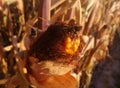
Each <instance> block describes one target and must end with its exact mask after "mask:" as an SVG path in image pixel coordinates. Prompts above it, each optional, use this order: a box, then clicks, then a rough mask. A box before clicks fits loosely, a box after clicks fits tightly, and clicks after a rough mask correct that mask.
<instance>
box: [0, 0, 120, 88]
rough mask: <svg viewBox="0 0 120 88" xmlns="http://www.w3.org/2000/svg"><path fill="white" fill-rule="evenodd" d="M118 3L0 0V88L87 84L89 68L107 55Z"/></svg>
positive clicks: (119, 16) (118, 20) (119, 20)
mask: <svg viewBox="0 0 120 88" xmlns="http://www.w3.org/2000/svg"><path fill="white" fill-rule="evenodd" d="M119 4H120V1H119V0H111V1H109V0H106V1H105V0H40V1H39V0H36V1H35V0H25V1H24V0H11V1H9V0H6V1H5V0H1V1H0V19H1V21H0V37H1V38H0V39H1V40H0V74H1V75H0V77H1V78H2V79H0V85H1V87H3V88H4V87H5V88H16V87H20V88H29V87H32V88H88V87H89V84H90V81H91V77H92V70H93V68H94V67H95V66H96V65H97V63H98V62H99V61H101V60H103V59H105V57H106V56H107V55H109V51H108V45H110V44H112V40H113V38H114V34H115V31H116V29H117V28H118V27H119V24H120V6H119ZM52 30H53V31H52ZM56 30H57V31H56ZM52 32H54V33H52ZM57 33H58V34H57ZM53 34H54V35H53ZM58 35H59V36H60V38H58V39H57V37H56V36H58ZM61 36H62V37H61ZM61 41H62V42H61ZM60 44H61V45H60ZM71 48H72V49H71ZM73 51H74V52H73Z"/></svg>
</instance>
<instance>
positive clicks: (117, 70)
mask: <svg viewBox="0 0 120 88" xmlns="http://www.w3.org/2000/svg"><path fill="white" fill-rule="evenodd" d="M109 54H110V56H111V57H112V59H110V58H106V59H105V60H104V61H101V62H100V63H99V64H98V65H97V66H96V67H95V69H94V71H93V77H92V80H91V84H90V87H89V88H120V36H119V35H118V33H117V32H116V34H115V36H114V40H113V44H112V45H111V46H109Z"/></svg>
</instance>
